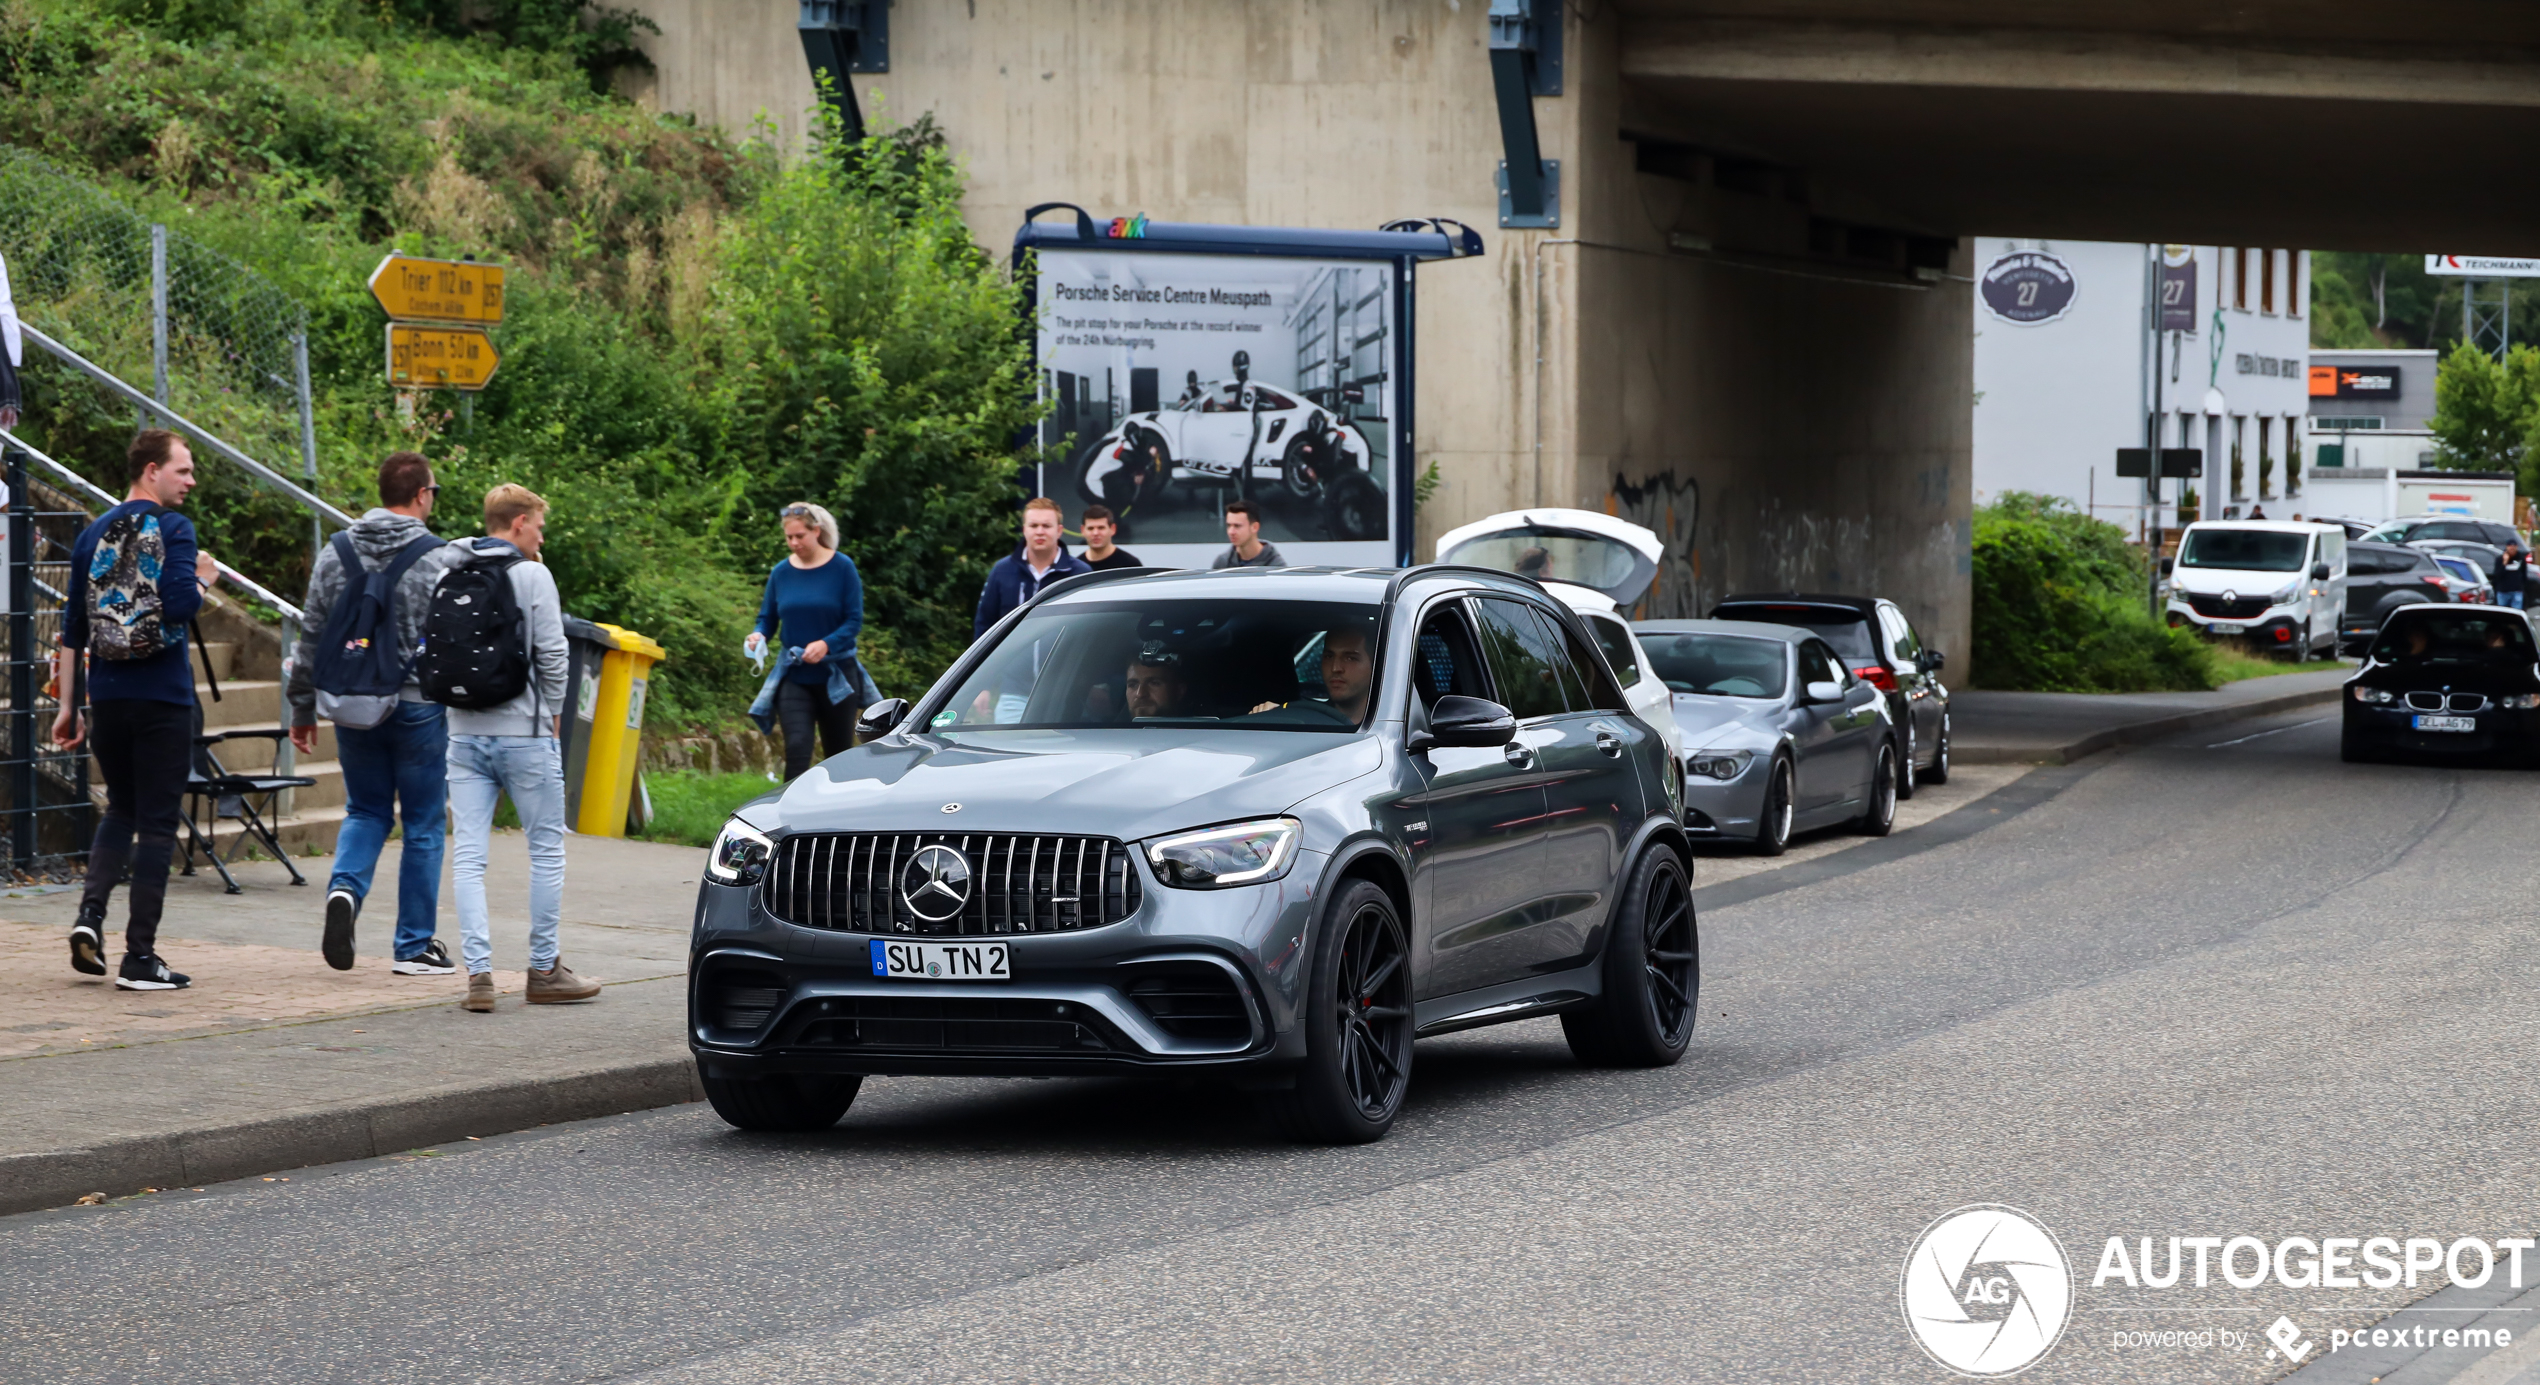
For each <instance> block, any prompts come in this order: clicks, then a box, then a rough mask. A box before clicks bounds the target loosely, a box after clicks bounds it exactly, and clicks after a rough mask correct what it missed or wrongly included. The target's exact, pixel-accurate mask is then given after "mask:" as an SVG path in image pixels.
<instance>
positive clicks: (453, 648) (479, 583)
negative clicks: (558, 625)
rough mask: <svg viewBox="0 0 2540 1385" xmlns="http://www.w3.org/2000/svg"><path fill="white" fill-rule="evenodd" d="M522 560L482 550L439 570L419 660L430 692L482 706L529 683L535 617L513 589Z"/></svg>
mask: <svg viewBox="0 0 2540 1385" xmlns="http://www.w3.org/2000/svg"><path fill="white" fill-rule="evenodd" d="M519 561H521V557H520V555H519V554H517V553H476V554H474V555H473V556H471V557H470V558H469V559H468V560H467V561H466V562H465V563H462V564H460V565H459V566H457V567H454V568H452V569H450V570H449V571H448V572H445V573H443V574H441V585H440V586H438V587H435V588H433V590H432V607H431V609H430V610H429V611H427V612H426V613H425V614H424V618H423V648H422V650H421V651H419V652H418V654H417V656H416V660H415V676H416V677H417V678H418V679H420V680H421V681H422V683H423V695H424V696H425V697H428V698H430V699H431V700H433V701H435V702H438V703H440V704H441V705H442V706H444V707H458V708H461V709H464V710H466V711H471V712H481V711H484V710H486V709H488V708H491V707H500V706H502V705H503V704H504V703H506V702H509V701H511V700H512V699H513V698H515V697H518V696H520V694H521V691H522V690H523V689H525V688H527V687H528V686H529V616H528V613H527V612H524V611H523V610H521V609H520V598H519V597H517V596H515V595H514V594H513V593H512V577H511V570H512V564H514V563H517V562H519Z"/></svg>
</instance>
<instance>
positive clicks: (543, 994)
mask: <svg viewBox="0 0 2540 1385" xmlns="http://www.w3.org/2000/svg"><path fill="white" fill-rule="evenodd" d="M599 993H600V983H599V982H597V981H586V980H584V979H583V978H581V977H579V976H576V975H574V974H573V968H571V967H568V966H566V965H565V964H564V959H563V958H562V957H559V958H557V959H556V964H555V965H554V966H552V967H549V968H547V969H546V970H545V971H533V972H531V973H529V1003H530V1004H532V1005H555V1004H559V1003H561V1002H563V1001H568V1000H589V999H590V998H591V997H593V996H595V995H598V994H599Z"/></svg>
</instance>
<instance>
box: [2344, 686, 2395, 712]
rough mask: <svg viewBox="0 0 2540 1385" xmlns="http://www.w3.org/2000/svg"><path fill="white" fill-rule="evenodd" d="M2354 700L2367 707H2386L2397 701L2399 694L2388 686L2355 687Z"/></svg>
mask: <svg viewBox="0 0 2540 1385" xmlns="http://www.w3.org/2000/svg"><path fill="white" fill-rule="evenodd" d="M2355 700H2356V701H2357V702H2361V703H2363V704H2364V705H2365V706H2368V707H2387V706H2389V705H2390V704H2391V703H2393V702H2396V701H2398V700H2399V695H2398V694H2397V693H2394V692H2392V691H2390V690H2389V689H2388V688H2357V689H2355Z"/></svg>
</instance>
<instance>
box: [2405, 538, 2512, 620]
mask: <svg viewBox="0 0 2540 1385" xmlns="http://www.w3.org/2000/svg"><path fill="white" fill-rule="evenodd" d="M2412 546H2413V545H2412ZM2427 551H2428V552H2434V550H2431V549H2429V550H2427ZM2434 565H2435V566H2436V567H2439V568H2441V569H2443V589H2444V590H2445V591H2448V592H2450V593H2451V594H2452V599H2453V600H2454V601H2457V602H2460V603H2463V604H2465V605H2470V606H2492V605H2494V604H2495V602H2496V588H2495V586H2494V584H2493V583H2492V582H2491V581H2490V580H2489V577H2488V573H2487V570H2486V569H2484V568H2481V567H2480V566H2478V564H2476V563H2474V562H2471V561H2470V560H2469V559H2467V558H2456V557H2453V556H2452V555H2451V554H2449V553H2442V552H2434Z"/></svg>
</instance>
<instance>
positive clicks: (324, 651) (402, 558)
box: [309, 533, 442, 730]
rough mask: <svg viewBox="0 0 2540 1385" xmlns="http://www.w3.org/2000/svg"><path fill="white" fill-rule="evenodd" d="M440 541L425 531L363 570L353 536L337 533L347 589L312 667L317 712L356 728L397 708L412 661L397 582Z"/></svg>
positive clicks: (330, 618) (332, 614) (321, 635)
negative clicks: (400, 621)
mask: <svg viewBox="0 0 2540 1385" xmlns="http://www.w3.org/2000/svg"><path fill="white" fill-rule="evenodd" d="M441 542H442V541H441V540H439V539H437V538H434V537H433V536H431V535H430V534H425V535H422V536H420V537H418V538H417V539H415V541H414V542H412V543H409V544H407V545H406V546H405V547H404V548H402V549H400V550H398V552H397V555H396V556H395V557H394V558H391V559H389V561H388V564H387V566H385V567H382V568H381V569H379V570H378V571H377V572H372V573H364V572H363V571H362V561H361V555H360V553H359V552H357V551H356V550H355V549H354V547H353V536H352V535H350V534H342V533H339V534H337V535H336V536H335V545H334V547H335V561H336V562H338V563H340V564H342V566H343V569H344V593H343V595H341V596H339V597H337V598H336V600H335V605H334V607H333V609H331V610H329V611H328V612H327V613H326V628H325V629H324V630H321V631H320V632H319V633H318V639H317V649H316V654H315V657H314V658H313V659H312V661H311V663H310V667H309V676H310V679H311V681H313V682H314V683H316V685H317V701H318V715H320V716H322V717H325V718H326V719H327V720H329V721H332V722H334V723H335V724H336V725H338V726H350V727H352V728H354V729H356V730H360V729H363V728H367V727H372V726H377V725H378V724H379V723H381V722H383V721H386V720H387V719H388V716H389V714H390V713H391V712H394V711H396V710H397V691H398V689H400V688H402V687H404V686H405V683H406V670H407V669H408V668H409V667H411V666H412V663H413V661H412V660H411V659H410V658H409V657H408V652H407V650H406V649H405V648H404V647H403V646H402V645H401V644H400V642H399V640H398V638H397V584H398V583H399V582H400V581H402V580H404V578H405V575H406V569H408V568H411V567H413V566H414V565H415V564H416V563H417V562H418V561H420V560H421V559H422V557H423V555H425V554H426V553H429V552H431V551H432V550H434V549H436V548H439V547H440V546H441Z"/></svg>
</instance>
